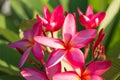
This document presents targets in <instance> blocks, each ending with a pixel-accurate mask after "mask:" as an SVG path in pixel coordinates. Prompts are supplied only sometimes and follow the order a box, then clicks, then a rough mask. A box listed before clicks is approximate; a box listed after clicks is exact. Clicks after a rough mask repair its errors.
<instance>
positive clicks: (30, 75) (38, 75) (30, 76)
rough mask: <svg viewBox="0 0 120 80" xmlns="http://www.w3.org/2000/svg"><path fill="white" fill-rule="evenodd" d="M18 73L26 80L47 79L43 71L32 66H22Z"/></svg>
mask: <svg viewBox="0 0 120 80" xmlns="http://www.w3.org/2000/svg"><path fill="white" fill-rule="evenodd" d="M20 73H21V75H22V76H23V77H24V78H25V79H26V80H48V78H47V76H46V75H45V73H43V72H41V71H38V70H35V69H32V68H24V69H22V70H21V71H20Z"/></svg>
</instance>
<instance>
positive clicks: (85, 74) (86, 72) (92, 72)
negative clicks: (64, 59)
mask: <svg viewBox="0 0 120 80" xmlns="http://www.w3.org/2000/svg"><path fill="white" fill-rule="evenodd" d="M110 66H111V62H110V61H100V62H92V63H90V64H89V65H88V66H87V67H86V69H81V68H78V67H77V68H75V71H67V72H61V73H57V74H55V75H54V76H53V80H104V79H103V78H102V77H100V75H102V74H103V73H104V72H105V71H107V70H108V69H109V68H110Z"/></svg>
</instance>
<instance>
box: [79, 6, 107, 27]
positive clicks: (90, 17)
mask: <svg viewBox="0 0 120 80" xmlns="http://www.w3.org/2000/svg"><path fill="white" fill-rule="evenodd" d="M78 13H79V16H80V17H79V22H80V23H81V24H82V25H83V26H84V27H85V28H86V29H93V28H96V27H97V26H98V25H99V24H100V23H101V22H102V20H103V19H104V17H105V12H99V13H97V14H93V9H92V6H88V8H87V10H86V14H85V15H84V14H83V13H82V12H81V10H80V9H79V8H78Z"/></svg>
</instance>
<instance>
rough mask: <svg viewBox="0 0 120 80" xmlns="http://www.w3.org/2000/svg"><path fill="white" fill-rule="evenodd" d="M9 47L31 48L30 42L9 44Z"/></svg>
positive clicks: (22, 41) (21, 41)
mask: <svg viewBox="0 0 120 80" xmlns="http://www.w3.org/2000/svg"><path fill="white" fill-rule="evenodd" d="M8 46H10V47H13V48H23V47H27V46H29V43H28V40H20V41H17V42H14V43H10V44H8Z"/></svg>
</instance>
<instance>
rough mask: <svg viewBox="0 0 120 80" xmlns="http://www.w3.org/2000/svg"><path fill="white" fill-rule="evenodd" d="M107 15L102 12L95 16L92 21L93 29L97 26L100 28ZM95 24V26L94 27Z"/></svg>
mask: <svg viewBox="0 0 120 80" xmlns="http://www.w3.org/2000/svg"><path fill="white" fill-rule="evenodd" d="M105 15H106V13H105V12H100V13H97V14H95V15H94V16H93V17H92V18H91V20H90V23H91V24H90V25H91V27H92V28H95V27H96V26H98V25H99V24H100V23H101V22H102V20H103V19H104V18H105ZM93 24H95V25H94V26H92V25H93Z"/></svg>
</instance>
